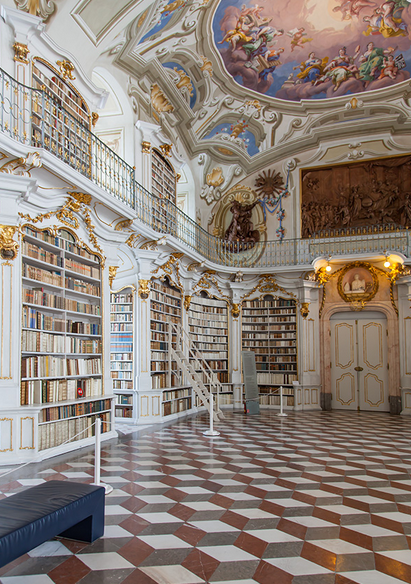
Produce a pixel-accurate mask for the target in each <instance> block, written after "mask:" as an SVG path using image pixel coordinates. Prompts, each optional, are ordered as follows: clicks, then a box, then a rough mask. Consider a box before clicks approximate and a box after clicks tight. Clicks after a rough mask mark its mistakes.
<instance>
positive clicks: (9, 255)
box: [0, 225, 19, 261]
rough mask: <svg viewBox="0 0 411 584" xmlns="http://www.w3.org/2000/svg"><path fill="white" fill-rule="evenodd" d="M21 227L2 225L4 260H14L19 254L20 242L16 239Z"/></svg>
mask: <svg viewBox="0 0 411 584" xmlns="http://www.w3.org/2000/svg"><path fill="white" fill-rule="evenodd" d="M18 230H19V228H18V227H15V226H14V225H0V258H1V259H2V260H6V261H9V260H14V259H15V258H16V256H17V251H18V249H19V244H18V243H17V241H14V236H15V234H16V232H17V233H18Z"/></svg>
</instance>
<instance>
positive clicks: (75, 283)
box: [65, 278, 100, 296]
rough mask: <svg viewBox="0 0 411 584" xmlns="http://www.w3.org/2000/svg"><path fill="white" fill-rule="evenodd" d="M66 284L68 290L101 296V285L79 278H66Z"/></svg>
mask: <svg viewBox="0 0 411 584" xmlns="http://www.w3.org/2000/svg"><path fill="white" fill-rule="evenodd" d="M65 286H66V289H67V290H73V291H74V292H82V293H83V294H90V296H100V286H96V285H94V284H90V282H84V280H78V279H77V278H66V279H65Z"/></svg>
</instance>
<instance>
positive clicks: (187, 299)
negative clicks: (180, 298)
mask: <svg viewBox="0 0 411 584" xmlns="http://www.w3.org/2000/svg"><path fill="white" fill-rule="evenodd" d="M191 298H192V296H189V295H187V296H184V308H185V309H186V310H188V309H189V308H190V302H191Z"/></svg>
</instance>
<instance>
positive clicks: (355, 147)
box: [347, 142, 364, 160]
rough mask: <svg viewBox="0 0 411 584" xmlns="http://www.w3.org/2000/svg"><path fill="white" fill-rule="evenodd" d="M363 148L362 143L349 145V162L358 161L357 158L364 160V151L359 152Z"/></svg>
mask: <svg viewBox="0 0 411 584" xmlns="http://www.w3.org/2000/svg"><path fill="white" fill-rule="evenodd" d="M360 147H361V142H354V143H353V144H348V148H349V150H350V151H349V152H348V154H347V158H348V159H349V160H357V158H362V157H363V156H364V150H359V148H360Z"/></svg>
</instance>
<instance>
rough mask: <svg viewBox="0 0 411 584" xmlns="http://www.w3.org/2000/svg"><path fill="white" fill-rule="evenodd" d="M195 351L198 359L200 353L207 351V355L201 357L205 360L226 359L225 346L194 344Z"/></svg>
mask: <svg viewBox="0 0 411 584" xmlns="http://www.w3.org/2000/svg"><path fill="white" fill-rule="evenodd" d="M194 345H195V350H196V352H197V354H198V356H199V357H201V356H202V355H201V351H207V354H205V355H203V357H204V358H206V359H227V345H217V344H209V343H195V344H194Z"/></svg>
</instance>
